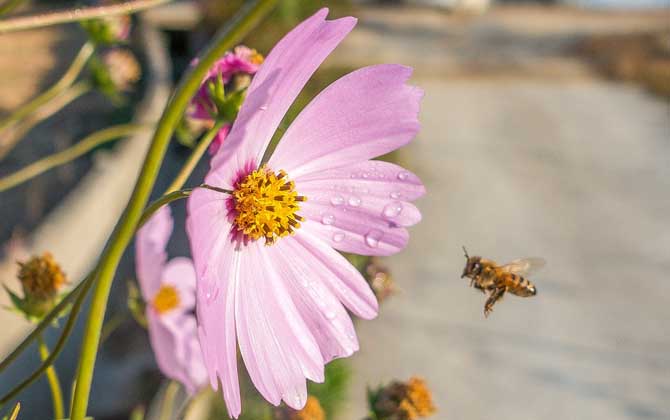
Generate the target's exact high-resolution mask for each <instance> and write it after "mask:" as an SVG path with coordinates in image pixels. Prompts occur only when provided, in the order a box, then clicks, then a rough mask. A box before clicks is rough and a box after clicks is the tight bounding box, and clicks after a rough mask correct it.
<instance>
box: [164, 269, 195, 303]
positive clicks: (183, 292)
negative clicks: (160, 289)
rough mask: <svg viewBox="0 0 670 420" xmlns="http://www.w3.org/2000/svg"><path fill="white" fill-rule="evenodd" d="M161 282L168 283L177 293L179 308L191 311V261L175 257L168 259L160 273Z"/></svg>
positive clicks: (192, 277) (192, 293)
mask: <svg viewBox="0 0 670 420" xmlns="http://www.w3.org/2000/svg"><path fill="white" fill-rule="evenodd" d="M161 277H162V280H161V284H170V285H172V286H174V287H175V288H176V289H177V292H178V293H179V310H180V311H186V312H191V311H193V308H195V269H194V268H193V261H191V259H190V258H186V257H176V258H173V259H171V260H170V261H168V263H167V264H166V265H165V269H163V273H162V275H161Z"/></svg>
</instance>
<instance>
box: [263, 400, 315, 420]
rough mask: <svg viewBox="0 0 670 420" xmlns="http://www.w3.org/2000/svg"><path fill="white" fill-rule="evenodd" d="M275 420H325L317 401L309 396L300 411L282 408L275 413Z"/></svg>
mask: <svg viewBox="0 0 670 420" xmlns="http://www.w3.org/2000/svg"><path fill="white" fill-rule="evenodd" d="M274 417H275V420H326V412H325V411H323V408H322V407H321V403H320V402H319V400H318V399H317V398H316V397H314V396H312V395H309V396H308V397H307V402H306V403H305V407H303V409H302V410H293V409H291V408H288V407H282V408H281V409H278V410H277V411H276V412H275V416H274Z"/></svg>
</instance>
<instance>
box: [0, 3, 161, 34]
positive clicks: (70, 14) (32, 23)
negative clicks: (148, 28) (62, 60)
mask: <svg viewBox="0 0 670 420" xmlns="http://www.w3.org/2000/svg"><path fill="white" fill-rule="evenodd" d="M171 1H172V0H135V1H126V2H123V3H119V4H112V5H109V6H95V7H78V8H75V9H69V10H62V11H58V12H50V13H44V14H39V15H32V16H21V17H17V18H11V19H4V20H2V21H0V34H3V33H7V32H16V31H24V30H26V29H35V28H43V27H45V26H52V25H59V24H62V23H69V22H79V21H82V20H88V19H95V18H101V17H109V16H118V15H128V14H131V13H137V12H140V11H142V10H145V9H149V8H152V7H155V6H158V5H161V4H163V3H169V2H171Z"/></svg>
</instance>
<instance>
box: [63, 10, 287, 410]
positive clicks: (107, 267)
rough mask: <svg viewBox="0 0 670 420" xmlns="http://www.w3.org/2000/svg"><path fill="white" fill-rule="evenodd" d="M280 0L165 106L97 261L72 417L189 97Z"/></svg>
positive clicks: (239, 25) (236, 32)
mask: <svg viewBox="0 0 670 420" xmlns="http://www.w3.org/2000/svg"><path fill="white" fill-rule="evenodd" d="M276 2H277V0H256V1H254V2H251V3H249V4H248V6H246V7H245V8H244V10H243V11H242V12H241V13H240V14H239V15H238V17H237V18H235V20H234V21H233V22H232V25H231V26H229V27H228V28H226V29H225V30H223V31H221V32H220V33H218V34H217V35H216V37H215V40H214V41H213V43H212V44H210V47H209V48H208V49H207V50H206V51H205V53H204V55H203V56H202V57H201V58H200V60H199V62H198V64H197V65H196V66H195V67H193V68H192V69H190V71H189V72H188V73H187V74H186V75H185V76H184V78H183V79H182V81H181V82H180V84H179V86H178V87H177V90H176V91H175V93H174V95H173V96H172V99H171V100H170V102H169V103H168V105H167V107H166V108H165V111H163V115H162V117H161V119H160V121H159V123H158V126H157V127H156V132H155V133H154V137H153V140H152V142H151V146H150V147H149V151H148V152H147V156H146V159H145V161H144V165H143V167H142V171H141V173H140V175H139V178H138V180H137V184H136V185H135V190H134V191H133V194H132V196H131V198H130V201H129V203H128V206H127V207H126V210H125V212H124V214H123V216H122V218H121V220H120V221H119V223H118V225H117V228H116V229H115V231H114V233H113V234H112V237H111V238H110V241H109V245H108V246H107V248H106V249H105V251H104V252H103V255H102V256H101V259H100V262H99V264H98V270H99V271H98V272H99V276H98V279H97V283H96V287H95V290H94V291H93V299H92V301H91V307H90V310H89V315H88V319H87V322H86V327H85V329H84V339H83V342H82V346H81V353H80V358H79V369H78V373H77V387H76V388H75V393H74V403H73V405H72V413H71V416H70V417H71V420H83V418H84V416H85V415H86V411H87V408H88V400H89V394H90V391H91V382H92V381H93V370H94V366H95V361H96V356H97V353H98V346H99V343H100V332H101V329H102V320H103V319H104V316H105V309H106V306H107V299H108V298H109V291H110V288H111V286H112V281H113V279H114V274H115V273H116V269H117V266H118V264H119V260H120V259H121V256H122V255H123V252H124V250H125V249H126V247H127V246H128V244H129V243H130V241H131V240H132V237H133V235H134V234H135V229H136V228H137V224H138V223H139V221H140V218H141V217H142V212H143V209H144V206H145V205H146V203H147V200H148V198H149V195H150V194H151V190H152V189H153V186H154V182H155V180H156V176H157V175H158V170H159V169H160V165H161V163H162V161H163V158H164V156H165V152H166V150H167V146H168V144H169V142H170V138H171V137H172V134H173V133H174V131H175V129H176V127H177V125H178V124H179V121H180V120H181V118H182V115H183V114H184V111H185V110H186V107H187V106H188V103H189V101H190V100H191V98H192V97H193V96H194V95H195V93H196V91H197V90H198V88H199V87H200V82H201V80H202V79H203V78H204V76H205V74H206V73H207V70H208V69H209V68H210V67H211V66H212V65H213V64H214V63H215V62H216V60H217V59H218V58H219V57H221V56H222V55H223V54H224V53H225V52H226V50H229V49H231V48H232V47H233V46H235V44H236V43H237V42H239V41H240V40H241V39H242V38H243V37H244V35H246V34H247V33H248V32H249V31H250V30H251V29H252V28H253V27H254V26H255V25H256V24H257V23H258V22H259V21H260V19H261V18H263V17H264V16H265V15H266V14H267V13H268V12H269V11H270V10H271V9H272V8H273V7H274V5H275V4H276Z"/></svg>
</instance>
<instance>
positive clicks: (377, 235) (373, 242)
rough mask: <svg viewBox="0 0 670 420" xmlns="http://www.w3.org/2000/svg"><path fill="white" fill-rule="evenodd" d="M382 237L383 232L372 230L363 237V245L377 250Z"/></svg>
mask: <svg viewBox="0 0 670 420" xmlns="http://www.w3.org/2000/svg"><path fill="white" fill-rule="evenodd" d="M382 236H384V232H382V231H381V230H377V229H372V230H371V231H370V232H368V233H367V234H366V235H365V243H366V244H367V246H369V247H370V248H377V247H378V246H379V241H380V240H381V238H382Z"/></svg>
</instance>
